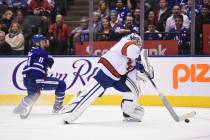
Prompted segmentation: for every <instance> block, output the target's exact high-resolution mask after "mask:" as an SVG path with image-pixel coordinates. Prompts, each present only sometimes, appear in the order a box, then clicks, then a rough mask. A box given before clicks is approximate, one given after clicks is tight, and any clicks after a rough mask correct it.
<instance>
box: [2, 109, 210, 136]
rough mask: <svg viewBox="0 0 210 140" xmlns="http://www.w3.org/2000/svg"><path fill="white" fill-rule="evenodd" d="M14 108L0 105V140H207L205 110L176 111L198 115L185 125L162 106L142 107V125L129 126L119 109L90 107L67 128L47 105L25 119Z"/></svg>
mask: <svg viewBox="0 0 210 140" xmlns="http://www.w3.org/2000/svg"><path fill="white" fill-rule="evenodd" d="M13 108H14V106H0V140H210V109H207V108H206V109H204V108H175V110H176V112H177V113H178V114H183V113H186V112H188V111H192V110H195V111H196V112H197V116H196V117H195V118H193V119H190V121H191V122H190V123H189V124H186V123H184V122H179V123H177V122H175V121H174V120H173V119H172V118H171V116H170V115H169V113H168V112H167V110H166V109H165V108H163V107H145V110H146V113H145V116H144V121H143V122H140V123H136V122H135V123H134V122H130V123H128V122H122V116H121V111H120V107H118V106H92V107H90V108H89V109H88V110H87V111H86V112H85V113H84V114H83V115H82V117H81V118H79V119H78V120H77V121H76V122H75V123H73V124H70V125H64V124H62V118H61V116H58V115H52V114H50V112H51V107H49V106H35V107H34V109H33V110H32V113H31V115H30V116H29V118H28V119H26V120H21V119H20V118H19V116H18V115H15V114H13V113H12V111H13Z"/></svg>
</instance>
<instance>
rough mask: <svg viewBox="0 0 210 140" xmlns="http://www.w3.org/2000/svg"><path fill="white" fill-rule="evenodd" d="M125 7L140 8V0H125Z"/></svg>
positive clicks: (130, 8) (131, 9)
mask: <svg viewBox="0 0 210 140" xmlns="http://www.w3.org/2000/svg"><path fill="white" fill-rule="evenodd" d="M127 7H128V9H129V10H130V11H134V10H135V9H136V8H140V0H127Z"/></svg>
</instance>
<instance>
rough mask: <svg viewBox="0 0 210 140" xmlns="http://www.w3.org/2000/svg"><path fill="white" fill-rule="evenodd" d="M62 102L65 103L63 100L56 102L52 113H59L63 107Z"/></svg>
mask: <svg viewBox="0 0 210 140" xmlns="http://www.w3.org/2000/svg"><path fill="white" fill-rule="evenodd" d="M62 104H63V103H62V102H55V104H54V105H53V111H52V113H55V114H57V113H59V111H60V110H61V109H62V107H63V105H62Z"/></svg>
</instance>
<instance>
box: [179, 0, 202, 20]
mask: <svg viewBox="0 0 210 140" xmlns="http://www.w3.org/2000/svg"><path fill="white" fill-rule="evenodd" d="M191 7H192V0H187V2H186V4H185V3H182V12H183V14H185V15H187V16H188V18H189V19H190V20H191ZM195 14H196V16H198V15H199V14H200V5H199V2H198V0H197V1H196V4H195Z"/></svg>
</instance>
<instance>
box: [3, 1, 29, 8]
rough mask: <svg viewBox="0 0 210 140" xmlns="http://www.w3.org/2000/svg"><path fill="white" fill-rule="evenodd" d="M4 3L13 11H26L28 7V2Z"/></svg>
mask: <svg viewBox="0 0 210 140" xmlns="http://www.w3.org/2000/svg"><path fill="white" fill-rule="evenodd" d="M4 2H5V4H6V5H7V6H8V7H9V8H11V9H13V10H17V9H26V8H27V6H28V4H27V1H26V0H4Z"/></svg>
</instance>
